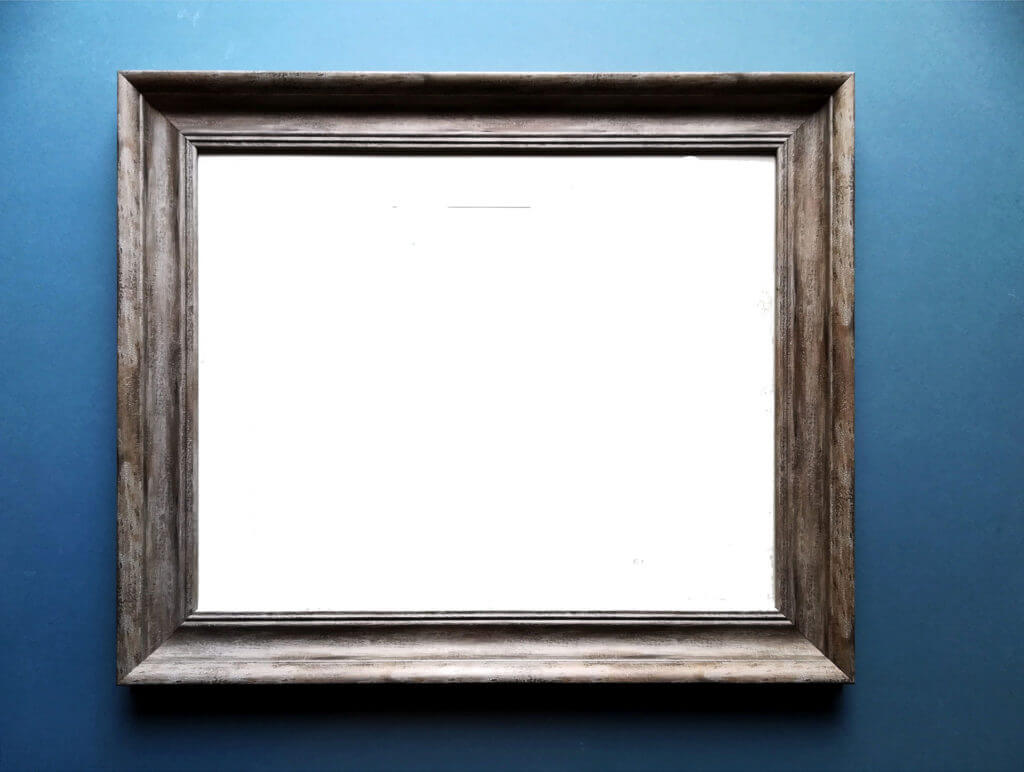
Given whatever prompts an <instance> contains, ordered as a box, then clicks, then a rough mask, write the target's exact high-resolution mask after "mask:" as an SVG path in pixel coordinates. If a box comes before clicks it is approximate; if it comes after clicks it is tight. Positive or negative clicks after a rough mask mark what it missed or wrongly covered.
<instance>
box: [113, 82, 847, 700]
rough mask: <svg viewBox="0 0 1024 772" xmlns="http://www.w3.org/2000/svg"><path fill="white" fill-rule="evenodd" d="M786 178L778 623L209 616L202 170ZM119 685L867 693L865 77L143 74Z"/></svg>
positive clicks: (132, 181) (126, 394)
mask: <svg viewBox="0 0 1024 772" xmlns="http://www.w3.org/2000/svg"><path fill="white" fill-rule="evenodd" d="M281 150H288V151H299V152H311V151H318V150H326V151H332V152H371V153H379V152H394V151H402V152H436V151H443V152H481V151H486V152H529V153H535V152H643V153H666V152H668V153H679V152H720V151H727V152H757V153H774V154H775V156H776V159H777V191H778V209H777V225H778V228H777V242H776V244H777V255H776V335H775V340H776V352H775V367H776V494H775V507H776V542H775V546H776V591H777V599H778V605H779V612H777V613H767V614H735V613H706V614H689V613H685V612H684V611H678V612H675V611H670V612H664V613H648V614H638V613H630V612H626V611H624V612H607V613H587V612H570V611H567V612H563V613H553V614H552V613H549V614H529V613H526V614H523V613H520V614H511V613H510V614H498V615H494V614H480V613H477V614H474V613H468V612H467V613H451V614H436V613H435V614H416V613H410V614H373V613H366V614H306V615H296V614H255V615H254V614H196V613H195V612H194V609H195V602H196V587H197V576H196V555H197V545H196V517H197V501H196V479H195V475H196V456H197V453H198V452H199V450H200V448H199V442H198V437H197V433H196V432H197V428H196V405H197V394H198V388H199V385H200V384H199V382H198V371H197V364H196V330H197V324H199V323H200V320H197V318H196V303H195V298H196V289H197V284H198V279H199V276H198V263H197V243H196V221H195V218H196V159H197V154H198V153H199V152H204V153H205V152H238V151H247V152H276V151H281ZM117 657H118V681H119V682H120V683H128V684H146V683H177V682H224V681H231V682H241V683H260V682H292V681H295V682H299V681H302V682H309V681H385V680H408V681H488V680H551V681H609V680H610V681H704V680H712V681H827V682H848V681H850V680H852V677H853V79H852V75H849V74H845V73H797V74H793V73H754V74H714V73H697V74H687V73H657V74H649V73H625V74H621V73H619V74H571V73H570V74H563V73H554V74H547V73H543V74H537V73H527V74H508V73H501V74H481V73H440V74H426V73H216V72H213V73H167V72H142V73H139V72H135V73H123V74H122V75H121V76H119V78H118V647H117Z"/></svg>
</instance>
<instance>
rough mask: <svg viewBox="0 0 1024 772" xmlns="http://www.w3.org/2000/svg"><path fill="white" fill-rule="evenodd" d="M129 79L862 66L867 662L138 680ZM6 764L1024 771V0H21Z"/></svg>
mask: <svg viewBox="0 0 1024 772" xmlns="http://www.w3.org/2000/svg"><path fill="white" fill-rule="evenodd" d="M118 69H271V70H291V69H301V70H320V69H326V70H350V69H351V70H376V69H379V70H460V69H462V70H854V71H856V73H857V614H858V616H857V660H858V661H857V671H858V682H857V684H856V685H855V686H853V687H850V688H845V689H842V690H817V689H813V688H792V687H788V688H756V689H751V688H745V687H743V688H732V689H728V688H727V689H708V688H679V687H659V688H650V687H648V688H622V687H597V688H576V687H571V688H552V687H536V688H523V687H511V688H509V687H505V688H495V687H487V688H475V687H470V688H454V689H453V688H436V687H427V688H407V687H388V688H369V689H367V688H352V687H349V688H317V689H310V688H300V689H269V690H247V691H239V690H238V689H226V690H225V689H217V690H210V689H178V690H174V689H171V690H164V689H161V690H157V691H145V690H142V691H136V692H135V693H133V692H131V691H130V690H128V689H123V688H117V687H115V686H114V685H113V684H114V660H113V656H114V513H115V500H114V441H115V334H114V332H115V283H116V278H115V123H114V103H115V83H114V74H115V71H116V70H118ZM0 116H2V121H0V282H2V284H0V517H2V531H0V572H2V584H0V599H2V604H3V606H2V613H3V616H2V620H3V623H2V627H0V668H2V670H0V767H2V768H3V769H49V768H53V769H84V768H105V769H106V768H110V769H139V768H154V769H158V768H159V769H170V768H182V767H189V768H210V767H217V768H236V767H237V768H246V769H285V768H347V769H359V770H369V769H425V768H439V767H440V768H452V769H505V768H509V769H512V768H533V769H541V768H548V769H683V768H694V769H717V768H737V767H756V768H762V769H775V768H779V769H782V768H786V769H790V768H793V769H831V768H836V769H839V768H843V769H847V768H852V769H864V768H868V767H879V768H886V769H889V768H901V769H911V768H929V769H940V768H941V769H946V768H948V769H958V768H1003V769H1009V768H1018V769H1019V768H1021V765H1022V763H1024V762H1022V758H1024V739H1022V738H1024V732H1022V730H1021V722H1022V712H1024V691H1022V690H1024V675H1022V673H1024V669H1022V667H1021V664H1020V656H1019V646H1020V639H1021V636H1022V635H1024V603H1022V598H1024V568H1022V554H1024V544H1022V534H1024V527H1022V520H1024V492H1022V491H1024V407H1022V405H1021V398H1022V396H1024V214H1022V213H1024V151H1022V149H1021V148H1022V143H1021V140H1022V139H1024V136H1022V134H1024V128H1022V127H1024V4H1020V5H1004V4H998V3H991V4H989V3H982V4H963V5H961V4H919V3H898V4H882V3H870V4H860V5H855V4H845V3H828V4H807V5H804V4H773V5H762V4H754V5H749V4H741V3H726V4H716V3H708V4H694V5H676V4H670V3H667V2H649V3H638V4H626V3H621V4H620V3H603V2H591V3H582V2H575V3H542V2H520V3H492V2H479V3H469V2H439V3H436V4H425V3H424V4H405V3H365V4H364V3H359V4H344V5H309V4H304V3H303V4H269V5H264V4H247V5H236V4H211V5H205V4H196V3H174V2H167V3H159V4H153V5H148V4H147V5H127V4H109V5H107V4H93V3H81V4H62V5H50V4H28V5H22V4H16V5H15V4H0Z"/></svg>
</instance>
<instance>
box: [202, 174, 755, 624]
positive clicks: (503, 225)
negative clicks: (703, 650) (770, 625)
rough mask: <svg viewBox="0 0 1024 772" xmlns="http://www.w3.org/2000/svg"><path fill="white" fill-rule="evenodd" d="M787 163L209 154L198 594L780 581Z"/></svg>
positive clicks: (222, 602) (654, 598)
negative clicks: (779, 345)
mask: <svg viewBox="0 0 1024 772" xmlns="http://www.w3.org/2000/svg"><path fill="white" fill-rule="evenodd" d="M774 174H775V168H774V160H773V159H772V158H769V157H755V156H743V157H725V156H702V157H699V158H698V157H681V156H667V155H620V156H614V155H612V156H609V155H492V156H487V155H449V156H444V155H420V156H411V155H410V156H404V155H305V156H302V155H292V156H287V155H264V156H247V155H212V156H207V155H201V156H200V159H199V171H198V191H199V195H198V200H199V215H198V216H199V236H198V238H199V279H198V302H199V312H198V313H199V315H198V331H199V332H198V334H199V416H198V433H199V449H198V464H199V466H198V527H199V542H198V543H199V608H200V610H204V611H260V610H267V611H300V610H335V611H347V610H365V611H369V610H392V611H394V610H403V611H421V610H483V611H485V610H536V611H543V610H637V611H640V610H767V609H773V608H775V604H774V591H773V562H772V561H773V538H774V537H773V534H774V527H773V485H774V482H773V481H774V462H773V454H774V450H773V448H774V442H773V431H774V430H773V399H774V398H773V380H774V379H773V342H772V341H773V306H774V221H775V180H774Z"/></svg>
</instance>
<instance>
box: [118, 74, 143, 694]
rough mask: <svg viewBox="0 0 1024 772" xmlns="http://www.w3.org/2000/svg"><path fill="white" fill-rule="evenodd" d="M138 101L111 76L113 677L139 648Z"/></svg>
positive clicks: (123, 672)
mask: <svg viewBox="0 0 1024 772" xmlns="http://www.w3.org/2000/svg"><path fill="white" fill-rule="evenodd" d="M142 104H143V103H142V97H141V95H140V94H139V92H138V90H137V89H136V88H135V86H134V85H132V83H131V82H130V81H129V80H128V79H127V78H126V77H124V76H123V75H118V78H117V277H118V282H117V285H118V286H117V675H118V680H119V681H121V680H123V679H124V678H125V677H126V676H127V675H128V673H130V672H131V670H132V669H133V668H134V667H135V666H136V665H137V664H138V663H139V662H140V661H141V660H142V658H143V657H144V656H145V654H146V652H145V650H144V647H145V643H144V627H145V614H144V610H143V595H144V582H145V577H144V571H145V563H144V551H145V535H144V518H145V492H144V485H143V476H144V465H143V459H142V447H143V410H142V405H143V394H142V387H143V383H142V371H143V359H144V356H145V351H144V345H143V341H144V330H143V301H142V284H143V282H142V270H143V262H142V258H143V248H142V245H143V227H144V217H143V212H142V189H143V183H142V169H143V157H142V152H143V148H142V128H143V127H142Z"/></svg>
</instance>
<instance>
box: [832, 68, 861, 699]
mask: <svg viewBox="0 0 1024 772" xmlns="http://www.w3.org/2000/svg"><path fill="white" fill-rule="evenodd" d="M831 111H832V127H831V129H832V142H831V144H832V149H831V206H832V213H831V241H832V250H831V254H832V265H831V271H832V276H831V299H830V304H831V308H830V315H831V320H830V337H831V360H832V367H831V384H830V388H831V395H830V397H831V409H832V438H831V442H832V451H831V454H830V456H831V463H830V470H829V508H830V520H831V539H830V542H831V543H830V575H829V595H830V603H829V606H830V619H829V626H828V631H827V632H828V637H827V646H828V650H827V652H826V653H827V654H828V655H829V657H830V658H831V659H832V661H833V662H835V664H836V665H837V666H838V667H839V668H840V669H841V670H842V671H843V672H844V673H846V675H847V676H848V677H849V678H850V680H851V681H852V680H853V676H854V463H855V459H854V416H855V411H854V275H855V274H854V76H853V75H852V74H851V75H850V77H849V78H848V79H847V80H846V81H845V82H844V83H843V84H842V85H841V86H840V87H839V88H838V89H837V91H836V93H835V94H834V95H833V97H832V100H831Z"/></svg>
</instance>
